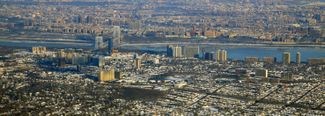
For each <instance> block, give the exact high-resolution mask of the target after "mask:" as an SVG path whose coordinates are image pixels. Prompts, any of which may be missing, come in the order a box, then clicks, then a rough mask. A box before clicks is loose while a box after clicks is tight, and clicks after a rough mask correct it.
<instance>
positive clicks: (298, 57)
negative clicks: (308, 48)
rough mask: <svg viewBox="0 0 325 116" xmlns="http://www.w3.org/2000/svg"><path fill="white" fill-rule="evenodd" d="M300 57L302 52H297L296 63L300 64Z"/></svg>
mask: <svg viewBox="0 0 325 116" xmlns="http://www.w3.org/2000/svg"><path fill="white" fill-rule="evenodd" d="M300 58H301V55H300V52H297V54H296V63H297V64H300Z"/></svg>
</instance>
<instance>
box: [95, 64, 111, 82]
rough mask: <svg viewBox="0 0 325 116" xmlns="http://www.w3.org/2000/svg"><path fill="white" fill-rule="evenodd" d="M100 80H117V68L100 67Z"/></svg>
mask: <svg viewBox="0 0 325 116" xmlns="http://www.w3.org/2000/svg"><path fill="white" fill-rule="evenodd" d="M98 77H99V78H98V80H99V81H112V80H115V70H114V67H109V68H108V69H100V70H99V75H98Z"/></svg>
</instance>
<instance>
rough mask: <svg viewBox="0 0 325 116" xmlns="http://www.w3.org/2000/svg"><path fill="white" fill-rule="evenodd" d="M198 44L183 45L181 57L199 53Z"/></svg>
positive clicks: (193, 55)
mask: <svg viewBox="0 0 325 116" xmlns="http://www.w3.org/2000/svg"><path fill="white" fill-rule="evenodd" d="M199 51H200V50H199V47H198V46H184V47H183V57H195V56H196V55H198V54H199Z"/></svg>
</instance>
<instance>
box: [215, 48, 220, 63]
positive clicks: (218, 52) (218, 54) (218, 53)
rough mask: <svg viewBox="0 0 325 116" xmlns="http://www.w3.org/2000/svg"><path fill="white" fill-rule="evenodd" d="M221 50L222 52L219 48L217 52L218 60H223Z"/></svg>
mask: <svg viewBox="0 0 325 116" xmlns="http://www.w3.org/2000/svg"><path fill="white" fill-rule="evenodd" d="M220 52H221V50H220V49H218V50H217V52H216V61H217V62H220V60H221V56H220V55H221V54H220Z"/></svg>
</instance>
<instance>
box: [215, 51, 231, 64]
mask: <svg viewBox="0 0 325 116" xmlns="http://www.w3.org/2000/svg"><path fill="white" fill-rule="evenodd" d="M227 59H228V55H227V51H226V50H217V53H216V60H217V62H219V63H224V62H226V61H227Z"/></svg>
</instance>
